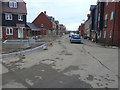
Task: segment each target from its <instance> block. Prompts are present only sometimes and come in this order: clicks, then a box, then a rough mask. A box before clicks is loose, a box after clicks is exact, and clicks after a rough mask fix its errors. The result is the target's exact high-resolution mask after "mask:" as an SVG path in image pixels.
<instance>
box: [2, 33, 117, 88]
mask: <svg viewBox="0 0 120 90" xmlns="http://www.w3.org/2000/svg"><path fill="white" fill-rule="evenodd" d="M3 66H4V67H5V68H7V69H8V72H6V73H3V77H2V81H3V83H2V84H3V88H118V50H117V49H112V48H105V47H102V46H100V45H97V44H92V43H91V42H89V41H87V40H83V44H76V43H73V44H71V43H70V41H69V37H68V35H65V36H63V37H60V38H59V39H57V40H56V41H55V42H54V43H53V46H51V47H48V50H38V51H35V52H32V53H29V54H26V55H25V56H19V55H16V56H14V57H13V56H10V57H6V58H3Z"/></svg>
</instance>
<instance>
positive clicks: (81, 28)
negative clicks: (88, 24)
mask: <svg viewBox="0 0 120 90" xmlns="http://www.w3.org/2000/svg"><path fill="white" fill-rule="evenodd" d="M84 26H85V24H83V23H82V24H81V26H79V32H80V34H81V36H83V35H84Z"/></svg>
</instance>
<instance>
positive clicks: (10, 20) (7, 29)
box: [2, 0, 27, 40]
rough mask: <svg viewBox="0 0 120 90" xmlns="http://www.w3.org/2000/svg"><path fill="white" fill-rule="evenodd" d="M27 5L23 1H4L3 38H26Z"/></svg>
mask: <svg viewBox="0 0 120 90" xmlns="http://www.w3.org/2000/svg"><path fill="white" fill-rule="evenodd" d="M26 15H27V9H26V3H25V2H24V1H23V0H19V1H17V0H2V38H3V40H5V39H18V38H26V29H25V27H26Z"/></svg>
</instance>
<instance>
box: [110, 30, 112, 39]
mask: <svg viewBox="0 0 120 90" xmlns="http://www.w3.org/2000/svg"><path fill="white" fill-rule="evenodd" d="M111 37H112V30H110V38H111Z"/></svg>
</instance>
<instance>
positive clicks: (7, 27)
mask: <svg viewBox="0 0 120 90" xmlns="http://www.w3.org/2000/svg"><path fill="white" fill-rule="evenodd" d="M0 7H1V12H0V13H1V14H0V20H1V21H2V22H1V24H0V38H1V39H2V40H6V39H26V38H28V37H32V36H34V35H35V36H37V35H41V34H44V35H46V32H47V31H48V30H49V31H54V32H55V34H56V35H58V34H60V33H63V32H65V31H66V27H65V26H64V25H63V24H59V21H58V20H55V18H54V17H53V16H48V15H47V14H46V11H44V12H41V13H40V15H38V17H37V18H36V19H35V20H34V21H33V22H31V23H28V22H27V19H26V18H27V8H26V3H25V2H24V1H23V0H2V1H1V2H0Z"/></svg>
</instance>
